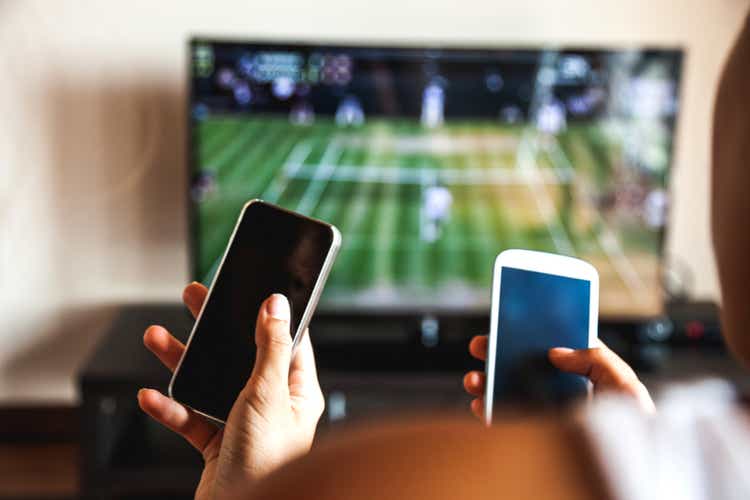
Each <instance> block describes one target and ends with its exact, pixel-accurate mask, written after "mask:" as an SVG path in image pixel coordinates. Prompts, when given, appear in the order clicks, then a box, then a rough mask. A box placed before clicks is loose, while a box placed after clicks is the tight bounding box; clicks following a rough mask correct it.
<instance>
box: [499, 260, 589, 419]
mask: <svg viewBox="0 0 750 500" xmlns="http://www.w3.org/2000/svg"><path fill="white" fill-rule="evenodd" d="M598 317H599V275H598V273H597V271H596V269H595V268H594V267H593V266H592V265H591V264H589V263H587V262H584V261H582V260H580V259H575V258H573V257H566V256H562V255H555V254H550V253H544V252H534V251H530V250H506V251H504V252H502V253H501V254H500V255H498V256H497V258H496V260H495V267H494V272H493V282H492V307H491V312H490V333H489V342H488V348H487V365H486V375H487V383H486V389H485V390H486V392H485V399H484V401H485V421H486V423H487V424H488V425H489V424H490V423H491V422H492V412H493V408H494V407H495V406H496V405H498V404H501V403H514V404H515V403H521V404H523V403H524V402H527V401H528V400H529V399H532V400H533V399H537V400H541V401H543V402H545V403H552V404H563V403H565V402H569V401H570V400H572V399H574V398H576V397H578V396H581V395H585V394H586V393H587V392H588V391H589V390H590V384H589V382H588V380H587V379H585V378H584V377H581V376H579V375H574V374H568V373H563V372H561V371H559V370H557V369H556V368H554V367H553V366H552V364H551V363H550V362H549V360H548V358H547V351H548V350H549V349H550V348H552V347H569V348H572V349H581V348H588V347H592V346H594V344H595V342H596V338H597V324H598Z"/></svg>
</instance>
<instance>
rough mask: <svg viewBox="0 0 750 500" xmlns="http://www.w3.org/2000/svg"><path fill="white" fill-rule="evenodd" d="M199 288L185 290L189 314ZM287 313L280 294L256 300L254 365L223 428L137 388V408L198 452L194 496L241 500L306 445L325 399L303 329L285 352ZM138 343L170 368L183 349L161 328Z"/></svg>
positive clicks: (201, 297) (197, 304)
mask: <svg viewBox="0 0 750 500" xmlns="http://www.w3.org/2000/svg"><path fill="white" fill-rule="evenodd" d="M206 293H207V290H206V287H204V286H203V285H200V284H198V283H192V284H190V285H188V286H187V287H186V288H185V290H184V292H183V296H182V298H183V301H184V302H185V305H187V307H188V309H190V312H191V313H192V314H193V316H196V315H197V314H198V313H199V312H200V309H201V306H202V305H203V302H204V301H205V299H206ZM289 314H290V313H289V303H288V302H287V300H286V298H285V297H284V296H283V295H278V294H275V295H272V296H271V297H269V298H268V299H266V301H265V302H264V303H263V305H262V306H261V308H260V311H259V313H258V322H257V324H256V328H255V343H256V345H257V353H256V359H255V366H254V368H253V372H252V374H251V376H250V379H249V380H248V382H247V384H246V385H245V387H244V389H243V390H242V392H241V393H240V395H239V397H238V398H237V401H236V402H235V403H234V406H233V407H232V410H231V412H230V413H229V417H228V419H227V422H226V425H225V426H224V428H223V429H221V428H219V427H217V426H216V425H214V424H213V423H212V422H210V421H209V420H208V419H206V418H204V417H203V416H201V415H199V414H197V413H195V412H194V411H192V410H190V409H189V408H187V407H185V406H183V405H181V404H179V403H177V402H176V401H174V400H172V399H170V398H168V397H166V396H164V395H163V394H161V393H160V392H158V391H156V390H153V389H141V390H140V391H139V392H138V403H139V405H140V407H141V408H142V409H143V411H145V412H146V413H147V414H149V415H150V416H151V417H152V418H153V419H154V420H156V421H157V422H159V423H161V424H163V425H164V426H166V427H168V428H169V429H171V430H172V431H174V432H176V433H177V434H179V435H180V436H182V437H183V438H185V439H186V440H187V441H188V442H189V443H190V444H191V445H193V446H194V447H195V448H196V449H197V450H198V451H199V452H200V453H201V454H202V455H203V460H204V463H205V465H204V469H203V474H202V475H201V480H200V483H199V485H198V489H197V490H196V493H195V498H197V499H206V498H222V499H225V498H245V499H246V498H248V497H249V495H250V493H251V491H252V487H253V485H254V484H255V483H256V482H257V481H258V480H259V479H261V478H263V477H265V476H266V475H267V474H268V473H270V472H271V471H273V470H274V469H276V468H277V467H279V466H281V465H282V464H284V463H286V462H288V461H290V460H292V459H293V458H295V457H297V456H299V455H302V454H304V453H306V452H307V451H309V449H310V446H311V445H312V441H313V438H314V436H315V428H316V426H317V424H318V419H319V418H320V415H321V414H322V413H323V407H324V400H323V394H322V392H321V390H320V385H319V384H318V377H317V373H316V369H315V358H314V356H313V350H312V345H311V343H310V337H309V335H308V333H307V331H305V332H304V334H303V335H304V337H303V338H302V339H301V341H300V343H299V346H298V348H297V352H296V353H295V355H294V358H292V339H291V336H290V335H289ZM248 333H250V332H248ZM143 341H144V344H145V345H146V347H148V349H149V350H151V352H153V353H154V354H155V355H156V357H157V358H159V360H161V362H162V363H163V364H164V365H165V366H166V367H167V368H169V369H170V370H171V371H173V370H174V369H175V367H176V366H177V363H178V362H179V360H180V357H181V356H182V353H183V351H184V350H185V346H184V345H183V344H182V343H181V342H180V341H178V340H177V339H175V338H174V337H173V336H172V335H170V334H169V332H168V331H167V330H166V329H164V328H162V327H160V326H151V327H149V328H148V329H147V330H146V333H145V334H144V337H143ZM290 361H291V364H290Z"/></svg>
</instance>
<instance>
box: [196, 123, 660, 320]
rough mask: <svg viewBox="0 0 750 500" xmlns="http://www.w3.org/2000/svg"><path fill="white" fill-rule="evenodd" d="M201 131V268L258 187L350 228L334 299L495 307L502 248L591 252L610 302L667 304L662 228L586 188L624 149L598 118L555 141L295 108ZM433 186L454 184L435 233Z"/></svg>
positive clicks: (510, 131)
mask: <svg viewBox="0 0 750 500" xmlns="http://www.w3.org/2000/svg"><path fill="white" fill-rule="evenodd" d="M194 134H196V137H195V140H196V144H198V146H199V147H198V150H197V158H196V162H195V164H196V165H197V166H199V168H200V170H201V171H203V172H210V173H211V174H212V175H213V177H214V179H215V191H214V192H212V193H208V194H207V195H206V196H205V197H204V199H203V200H202V201H201V202H200V203H199V205H198V210H197V216H198V222H199V234H198V241H199V248H198V251H199V274H200V275H201V276H203V275H205V274H206V273H207V272H208V271H209V270H210V269H211V268H212V266H213V265H214V263H215V261H216V259H217V258H218V257H220V255H221V253H222V252H223V250H224V248H225V246H226V243H227V240H228V238H229V235H230V234H231V231H232V228H233V227H234V224H235V222H236V218H237V215H238V213H239V211H240V209H241V207H242V205H243V204H244V203H245V202H246V201H247V200H248V199H250V198H256V197H259V198H262V199H264V200H266V201H270V202H273V203H277V204H279V205H282V206H284V207H287V208H290V209H293V210H297V211H299V212H302V213H304V214H307V215H310V216H312V217H316V218H320V219H323V220H326V221H328V222H331V223H333V224H335V225H336V226H337V227H338V228H339V229H340V230H341V233H342V235H343V247H342V250H341V253H340V254H339V258H338V260H337V262H336V265H335V267H334V272H333V274H332V275H331V278H330V280H329V282H328V285H327V287H326V294H325V302H326V303H327V304H328V305H336V306H340V307H347V306H351V307H361V306H366V307H378V306H383V307H385V306H387V305H392V304H394V303H395V304H402V305H403V306H404V307H414V306H426V307H434V306H436V307H440V308H465V307H474V308H477V307H486V304H488V302H489V293H490V292H489V285H490V282H491V278H492V276H491V269H492V262H493V260H494V257H495V256H496V255H497V254H498V253H499V252H500V251H502V250H504V249H507V248H527V249H535V250H543V251H549V252H556V253H564V254H572V255H576V256H579V257H581V258H584V259H587V260H589V261H591V262H592V263H594V265H595V266H596V267H597V268H598V269H599V271H600V274H601V277H602V297H601V302H602V310H606V309H608V308H609V309H610V312H612V311H614V312H615V313H616V312H622V313H623V314H627V313H629V312H631V311H627V310H622V311H620V309H621V308H622V306H621V304H623V303H629V304H636V305H637V304H641V306H642V307H644V308H653V307H654V305H655V304H658V297H656V296H652V295H654V294H655V293H657V292H656V291H658V287H657V286H655V285H656V284H657V282H656V281H655V280H657V279H658V257H657V256H658V251H657V249H658V240H657V236H656V235H655V234H652V232H651V231H649V230H648V229H646V228H643V229H639V228H637V227H630V226H628V227H620V226H618V225H617V224H616V223H614V222H613V221H609V220H605V219H604V218H603V216H602V215H601V214H600V211H599V210H597V209H596V207H594V206H593V204H592V203H593V202H592V201H591V197H590V196H589V193H591V192H594V191H596V190H597V189H598V188H599V187H601V186H600V183H601V182H602V180H603V179H607V178H608V177H609V176H610V172H609V171H610V170H611V169H612V168H614V167H613V165H612V163H613V162H612V161H611V158H610V157H611V156H612V152H613V151H616V148H617V147H618V146H617V145H616V144H609V143H607V141H606V138H604V137H602V136H601V135H600V133H599V132H598V129H595V128H594V127H587V126H571V127H569V128H568V130H567V131H566V132H565V133H564V134H563V135H561V136H558V137H557V138H551V137H539V136H537V135H536V134H535V133H534V132H532V131H531V129H530V128H527V127H523V126H509V125H502V124H499V123H496V122H481V121H466V122H462V121H452V122H449V123H447V124H446V125H444V126H443V127H441V128H439V129H425V128H423V127H421V126H420V124H419V123H418V122H417V121H411V120H392V119H389V120H377V119H376V120H371V121H369V122H368V123H367V125H364V126H362V127H357V128H341V127H338V126H336V125H335V124H334V123H333V121H330V120H328V121H327V120H325V119H318V120H316V122H315V124H314V125H312V126H296V125H292V124H290V123H289V121H288V119H287V118H286V117H271V116H262V117H253V118H250V117H222V116H212V117H210V118H208V119H206V120H203V121H201V122H198V123H197V124H196V127H195V129H194ZM434 185H440V186H444V187H445V188H447V189H448V190H449V192H450V195H451V196H452V204H451V209H450V215H449V217H448V218H447V219H446V220H444V221H443V222H442V223H441V224H440V230H439V233H440V234H439V237H437V238H435V239H434V241H429V240H427V239H425V238H424V221H425V213H424V196H425V195H424V193H425V189H428V188H429V187H430V186H434ZM605 287H606V288H605ZM636 299H637V300H636ZM641 306H639V307H641ZM618 308H620V309H618Z"/></svg>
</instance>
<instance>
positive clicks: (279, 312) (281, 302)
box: [266, 293, 291, 321]
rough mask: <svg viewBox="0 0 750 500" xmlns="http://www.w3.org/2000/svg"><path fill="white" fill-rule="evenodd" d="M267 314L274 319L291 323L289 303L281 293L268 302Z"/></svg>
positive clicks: (272, 296) (274, 295)
mask: <svg viewBox="0 0 750 500" xmlns="http://www.w3.org/2000/svg"><path fill="white" fill-rule="evenodd" d="M266 312H267V313H268V315H269V316H271V317H272V318H274V319H278V320H281V321H289V318H290V316H291V313H290V311H289V302H288V301H287V300H286V297H284V296H283V295H281V294H280V293H274V294H273V295H271V297H270V298H269V299H268V302H266Z"/></svg>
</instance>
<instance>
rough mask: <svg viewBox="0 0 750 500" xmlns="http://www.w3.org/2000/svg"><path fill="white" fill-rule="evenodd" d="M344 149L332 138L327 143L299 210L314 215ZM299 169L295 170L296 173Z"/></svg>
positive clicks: (298, 205)
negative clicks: (313, 212)
mask: <svg viewBox="0 0 750 500" xmlns="http://www.w3.org/2000/svg"><path fill="white" fill-rule="evenodd" d="M342 154H343V151H342V150H341V147H339V145H338V141H337V140H336V139H335V138H334V139H331V140H330V141H329V142H328V144H327V145H326V149H325V151H324V152H323V156H322V157H321V159H320V162H318V164H317V166H316V167H315V172H314V173H313V175H312V177H311V178H310V182H309V183H308V185H307V189H305V192H304V193H303V194H302V198H301V199H300V201H299V203H298V204H297V212H299V213H302V214H307V215H312V211H313V210H314V209H315V208H316V207H317V206H318V204H319V203H320V197H321V196H322V194H323V191H325V188H326V186H327V185H328V181H329V180H330V179H331V176H332V175H333V172H334V171H335V170H336V161H337V160H338V159H339V158H341V155H342ZM296 173H297V171H295V175H296Z"/></svg>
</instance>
